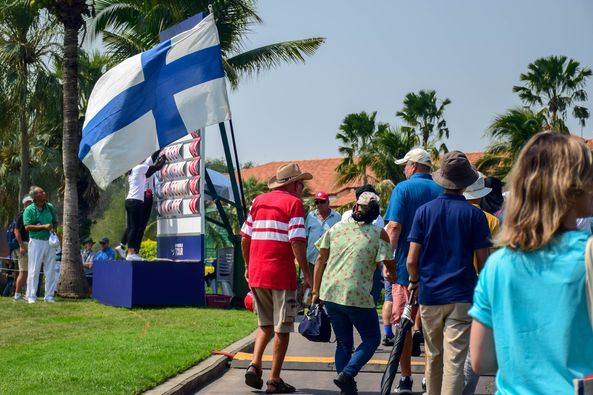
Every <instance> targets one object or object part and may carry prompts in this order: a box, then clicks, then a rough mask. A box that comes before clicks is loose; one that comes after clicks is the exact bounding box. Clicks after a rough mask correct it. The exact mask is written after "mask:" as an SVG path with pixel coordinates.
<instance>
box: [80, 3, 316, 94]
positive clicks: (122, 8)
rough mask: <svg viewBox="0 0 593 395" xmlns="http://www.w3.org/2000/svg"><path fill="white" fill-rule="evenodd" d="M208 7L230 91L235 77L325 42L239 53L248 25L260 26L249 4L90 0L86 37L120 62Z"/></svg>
mask: <svg viewBox="0 0 593 395" xmlns="http://www.w3.org/2000/svg"><path fill="white" fill-rule="evenodd" d="M210 3H211V4H212V8H213V13H214V17H215V19H216V26H217V28H218V33H219V36H220V45H221V50H222V57H223V63H224V69H225V73H226V76H227V78H228V80H229V82H230V84H231V87H232V88H236V87H237V85H238V83H239V81H240V79H242V78H244V77H248V76H252V75H256V74H259V73H260V72H262V71H265V70H268V69H272V68H275V67H277V66H279V65H280V64H282V63H285V62H304V60H305V59H304V58H305V56H310V55H313V54H314V53H315V51H316V50H317V48H319V46H320V45H321V44H322V43H323V42H324V41H325V39H324V38H320V37H313V38H307V39H302V40H295V41H287V42H280V43H275V44H269V45H266V46H263V47H260V48H255V49H251V50H248V51H244V48H245V38H246V36H247V34H248V33H249V32H250V31H251V30H252V28H253V26H254V25H257V24H261V23H263V21H262V19H261V18H260V17H259V16H258V15H257V12H256V1H255V0H177V1H137V0H119V1H118V0H96V9H97V16H96V18H94V19H93V20H91V21H90V24H89V33H90V35H89V36H90V37H91V38H94V37H96V36H97V35H99V34H101V35H102V37H103V42H104V44H105V48H106V49H107V51H108V52H109V53H110V54H111V55H112V56H113V57H114V59H115V60H117V61H121V60H124V59H126V58H128V57H130V56H132V55H135V54H138V53H140V52H143V51H146V50H147V49H149V48H152V47H154V46H155V45H157V44H158V43H159V33H160V32H161V31H162V30H164V29H166V28H168V27H171V26H173V25H175V24H176V23H179V22H181V21H183V20H185V19H187V18H189V17H191V16H193V15H195V14H197V13H199V12H202V11H206V10H208V4H210Z"/></svg>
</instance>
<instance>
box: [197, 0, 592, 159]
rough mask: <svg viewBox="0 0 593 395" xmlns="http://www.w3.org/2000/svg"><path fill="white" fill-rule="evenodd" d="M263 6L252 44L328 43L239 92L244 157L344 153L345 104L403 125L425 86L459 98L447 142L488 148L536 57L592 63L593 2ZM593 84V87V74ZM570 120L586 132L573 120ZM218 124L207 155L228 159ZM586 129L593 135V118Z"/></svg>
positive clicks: (381, 0)
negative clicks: (403, 115)
mask: <svg viewBox="0 0 593 395" xmlns="http://www.w3.org/2000/svg"><path fill="white" fill-rule="evenodd" d="M258 12H259V14H260V16H261V17H262V18H263V20H264V25H260V26H256V27H255V28H254V32H253V34H251V35H250V36H249V40H248V42H247V43H246V49H250V48H254V47H258V46H261V45H266V44H269V43H272V42H278V41H285V40H291V39H299V38H305V37H314V36H321V37H325V38H326V39H327V41H326V43H325V44H324V45H322V46H321V48H320V49H319V50H318V52H317V54H315V55H314V56H313V57H311V58H308V59H307V62H306V64H304V65H303V64H295V65H292V64H290V65H283V66H281V67H279V68H278V69H276V70H272V71H269V72H266V73H264V74H262V75H260V76H259V77H257V78H254V79H250V80H247V81H243V82H242V83H241V84H240V86H239V89H238V90H237V91H234V92H231V94H230V103H231V110H232V112H233V123H234V126H235V132H236V137H237V144H238V152H239V159H240V161H241V162H246V161H253V162H256V163H259V164H261V163H266V162H269V161H276V160H288V159H313V158H325V157H335V156H339V155H338V145H339V144H338V142H337V141H336V140H335V135H336V132H337V131H338V127H339V125H340V123H341V121H342V119H344V117H345V116H346V115H347V114H349V113H353V112H360V111H367V112H372V111H378V114H377V120H379V121H381V122H389V123H391V124H392V125H395V124H401V123H400V121H398V120H397V119H396V118H395V112H396V111H398V110H399V109H401V106H402V101H403V98H404V96H405V94H406V93H408V92H411V91H418V90H420V89H435V90H436V91H437V94H438V96H439V97H441V98H443V97H448V98H450V99H451V100H452V104H451V105H449V106H448V107H447V109H446V112H445V117H446V119H447V122H448V124H449V127H450V130H451V137H450V138H449V140H448V141H446V143H447V146H448V147H449V149H460V150H464V151H478V150H483V149H484V147H485V146H486V145H487V144H488V140H487V139H486V138H484V137H483V135H484V131H485V130H486V128H487V127H488V125H489V123H490V122H491V121H492V119H493V117H494V116H495V115H496V114H500V113H502V112H504V111H505V110H506V109H508V108H510V107H513V106H516V105H519V104H520V101H519V100H518V98H517V96H516V94H514V93H512V90H511V89H512V86H513V85H515V84H518V83H519V75H520V74H521V73H522V72H524V71H526V68H527V65H528V64H529V63H530V62H532V61H533V60H535V59H537V58H539V57H543V56H549V55H561V54H563V55H566V56H568V57H571V58H573V59H575V60H577V61H579V62H580V63H581V64H582V65H584V66H587V67H591V68H593V47H592V44H591V43H592V42H593V23H592V22H591V20H592V17H593V2H591V1H587V0H575V1H572V0H567V1H562V2H559V1H551V0H539V1H535V0H530V1H517V0H515V1H510V0H497V1H469V0H468V1H461V0H442V1H432V2H428V1H419V0H418V1H386V0H375V1H372V2H370V1H369V2H362V1H358V2H354V1H345V0H342V1H339V0H323V1H311V0H300V1H298V2H297V1H291V2H289V1H286V0H283V1H281V0H260V1H259V2H258ZM587 91H588V93H589V96H590V97H593V79H590V81H589V86H588V88H587ZM592 103H593V101H591V100H589V102H587V103H586V106H587V107H588V108H589V110H590V111H591V112H593V105H592ZM568 125H569V127H570V128H571V130H572V131H573V132H574V133H576V134H580V132H581V129H580V126H578V125H577V123H576V122H575V121H573V120H572V119H570V120H569V122H568ZM216 134H217V130H216V129H213V128H209V129H208V135H210V137H208V136H207V143H206V144H207V145H206V154H207V156H208V157H222V150H221V148H220V143H219V137H218V136H216ZM583 135H584V136H585V137H587V138H592V137H593V118H592V119H590V120H589V122H588V124H587V126H586V127H585V129H584V131H583Z"/></svg>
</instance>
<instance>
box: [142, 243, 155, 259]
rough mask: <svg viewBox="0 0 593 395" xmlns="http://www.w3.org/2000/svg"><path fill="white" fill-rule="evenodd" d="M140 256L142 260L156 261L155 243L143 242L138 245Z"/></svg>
mask: <svg viewBox="0 0 593 395" xmlns="http://www.w3.org/2000/svg"><path fill="white" fill-rule="evenodd" d="M140 256H141V257H142V258H144V259H148V260H152V259H156V241H154V240H144V241H143V242H142V244H141V245H140Z"/></svg>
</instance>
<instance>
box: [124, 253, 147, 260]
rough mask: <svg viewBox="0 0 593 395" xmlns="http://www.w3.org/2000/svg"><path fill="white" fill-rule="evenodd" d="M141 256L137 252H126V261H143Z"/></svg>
mask: <svg viewBox="0 0 593 395" xmlns="http://www.w3.org/2000/svg"><path fill="white" fill-rule="evenodd" d="M143 260H144V259H142V257H140V255H138V254H128V256H127V257H126V261H143Z"/></svg>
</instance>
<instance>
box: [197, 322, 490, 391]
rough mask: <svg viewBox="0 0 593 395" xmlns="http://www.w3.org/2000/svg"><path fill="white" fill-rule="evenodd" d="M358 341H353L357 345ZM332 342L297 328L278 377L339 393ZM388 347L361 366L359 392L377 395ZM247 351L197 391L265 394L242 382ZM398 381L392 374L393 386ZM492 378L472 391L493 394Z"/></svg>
mask: <svg viewBox="0 0 593 395" xmlns="http://www.w3.org/2000/svg"><path fill="white" fill-rule="evenodd" d="M358 343H359V340H355V344H358ZM335 347H336V345H335V343H313V342H310V341H308V340H307V339H305V338H304V337H303V336H301V335H300V334H299V333H298V331H296V326H295V333H293V334H291V337H290V345H289V347H288V352H287V358H286V361H285V362H284V365H283V369H282V378H283V379H284V380H285V381H286V382H287V383H289V384H292V385H294V386H295V387H296V388H297V392H296V393H298V394H339V393H340V392H339V389H338V388H337V387H336V386H335V385H334V383H333V381H332V380H333V379H334V377H335V376H336V373H335V369H334V366H333V365H334V364H333V358H334V352H335ZM390 352H391V347H383V346H379V348H378V349H377V351H376V353H375V355H374V357H373V359H372V360H371V361H370V362H369V363H368V364H367V365H366V366H365V367H364V368H363V370H362V372H361V373H360V374H359V375H358V376H357V377H356V381H357V382H358V389H359V392H360V394H379V392H380V385H381V377H382V374H383V371H384V370H385V365H386V362H387V359H388V358H389V353H390ZM271 354H272V343H271V342H270V344H269V345H268V348H267V349H266V352H265V354H264V355H265V356H266V355H267V356H269V358H268V359H270V358H271ZM250 356H251V354H245V353H239V354H237V356H236V357H235V359H234V360H233V362H232V363H231V367H230V369H229V370H228V371H227V372H226V373H225V374H224V375H223V376H222V377H221V378H220V379H218V380H216V381H214V382H213V383H211V384H209V385H208V386H206V387H204V388H202V389H200V390H199V391H198V392H196V393H199V394H204V395H215V394H216V395H217V394H258V393H261V394H263V393H265V388H266V387H265V384H264V388H263V389H262V391H257V390H254V389H252V388H250V387H247V386H246V385H245V383H244V374H245V368H246V367H247V365H249V361H250V359H251V358H250ZM265 356H264V376H263V377H264V382H265V380H266V378H267V376H268V374H269V368H270V365H271V363H270V362H266V361H265V359H266V358H265ZM412 364H413V366H412V368H413V372H414V376H413V379H414V391H415V392H414V394H421V393H422V389H421V381H422V374H423V372H424V360H423V358H413V362H412ZM398 380H399V374H398V375H397V376H396V379H395V383H394V387H395V385H397V382H398ZM493 393H494V378H493V377H481V378H480V382H479V384H478V389H477V391H476V394H480V395H481V394H484V395H486V394H493Z"/></svg>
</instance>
